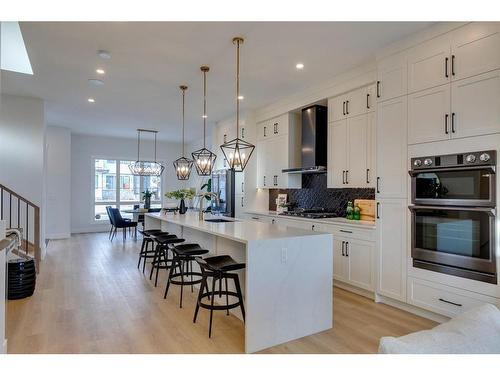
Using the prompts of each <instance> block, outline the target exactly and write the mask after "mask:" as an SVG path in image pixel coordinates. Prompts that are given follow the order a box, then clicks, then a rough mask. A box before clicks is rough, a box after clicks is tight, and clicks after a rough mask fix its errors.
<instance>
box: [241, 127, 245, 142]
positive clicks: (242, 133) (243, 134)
mask: <svg viewBox="0 0 500 375" xmlns="http://www.w3.org/2000/svg"><path fill="white" fill-rule="evenodd" d="M243 138H245V128H241V139H243Z"/></svg>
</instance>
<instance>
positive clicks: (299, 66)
mask: <svg viewBox="0 0 500 375" xmlns="http://www.w3.org/2000/svg"><path fill="white" fill-rule="evenodd" d="M295 67H296V68H297V69H298V70H302V69H304V64H302V63H298V64H297V65H295Z"/></svg>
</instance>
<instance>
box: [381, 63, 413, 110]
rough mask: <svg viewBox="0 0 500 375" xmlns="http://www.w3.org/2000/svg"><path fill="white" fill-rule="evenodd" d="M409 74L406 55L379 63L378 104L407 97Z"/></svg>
mask: <svg viewBox="0 0 500 375" xmlns="http://www.w3.org/2000/svg"><path fill="white" fill-rule="evenodd" d="M407 92H408V73H407V59H406V54H403V53H399V54H395V55H392V56H389V57H386V58H384V59H381V60H379V61H378V62H377V84H376V87H375V96H376V98H377V101H378V102H383V101H384V100H389V99H393V98H397V97H399V96H402V95H406V94H407Z"/></svg>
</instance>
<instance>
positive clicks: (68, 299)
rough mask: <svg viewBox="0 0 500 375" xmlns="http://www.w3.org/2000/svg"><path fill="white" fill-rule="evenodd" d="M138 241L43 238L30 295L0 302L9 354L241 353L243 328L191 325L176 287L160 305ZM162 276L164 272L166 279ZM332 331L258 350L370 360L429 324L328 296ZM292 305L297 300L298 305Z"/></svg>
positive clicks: (227, 323) (234, 322)
mask: <svg viewBox="0 0 500 375" xmlns="http://www.w3.org/2000/svg"><path fill="white" fill-rule="evenodd" d="M139 246H140V241H137V242H135V241H133V240H131V239H127V241H126V242H125V243H123V242H122V241H121V238H119V237H118V238H117V239H116V240H115V241H113V243H112V244H111V243H110V242H109V240H108V239H107V234H104V233H98V234H82V235H75V236H73V237H72V238H71V239H68V240H58V241H51V242H50V243H49V248H48V252H47V256H46V258H45V260H44V261H43V262H42V266H41V272H40V274H39V275H38V280H37V287H36V291H35V294H34V295H33V296H32V297H31V298H28V299H24V300H20V301H9V302H8V304H7V338H8V352H9V353H242V352H243V349H244V348H243V337H244V336H243V335H244V326H243V323H242V322H241V321H239V320H238V319H237V318H235V317H233V316H226V315H225V314H224V312H216V313H215V315H214V325H213V328H214V331H213V336H212V339H209V338H208V312H207V311H203V310H201V313H200V317H199V319H198V321H197V323H196V324H193V323H192V318H193V309H194V304H195V295H196V293H190V292H189V291H188V292H187V293H185V302H184V308H183V309H179V307H178V302H179V294H178V287H173V288H171V291H170V292H169V296H168V298H167V300H164V299H163V292H164V287H165V275H162V276H163V277H162V278H161V281H160V283H159V286H158V287H157V288H155V287H154V285H153V283H151V282H150V281H149V279H148V277H147V276H146V275H143V274H142V272H141V271H140V270H138V269H137V260H138V249H139ZM164 273H165V272H164ZM333 293H334V304H333V306H334V314H333V315H334V321H333V326H334V328H333V329H331V330H328V331H325V332H321V333H318V334H315V335H312V336H309V337H305V338H302V339H298V340H295V341H292V342H289V343H285V344H282V345H279V346H276V347H273V348H270V349H267V350H265V351H264V353H374V352H376V351H377V347H378V341H379V339H380V337H382V336H400V335H404V334H407V333H410V332H413V331H417V330H422V329H428V328H431V327H433V326H435V323H434V322H432V321H429V320H426V319H423V318H420V317H417V316H415V315H412V314H409V313H407V312H404V311H401V310H398V309H395V308H392V307H390V306H387V305H383V304H376V303H374V302H373V301H371V300H369V299H367V298H364V297H361V296H358V295H355V294H352V293H349V292H346V291H344V290H341V289H338V288H335V289H334V292H333ZM297 303H300V301H297Z"/></svg>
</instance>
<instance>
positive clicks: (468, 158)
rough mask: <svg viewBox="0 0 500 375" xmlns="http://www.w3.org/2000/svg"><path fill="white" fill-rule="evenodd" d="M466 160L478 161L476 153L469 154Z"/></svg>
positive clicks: (469, 161)
mask: <svg viewBox="0 0 500 375" xmlns="http://www.w3.org/2000/svg"><path fill="white" fill-rule="evenodd" d="M465 161H466V162H467V163H469V164H471V163H474V162H475V161H476V156H475V155H474V154H469V155H467V157H466V158H465Z"/></svg>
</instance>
